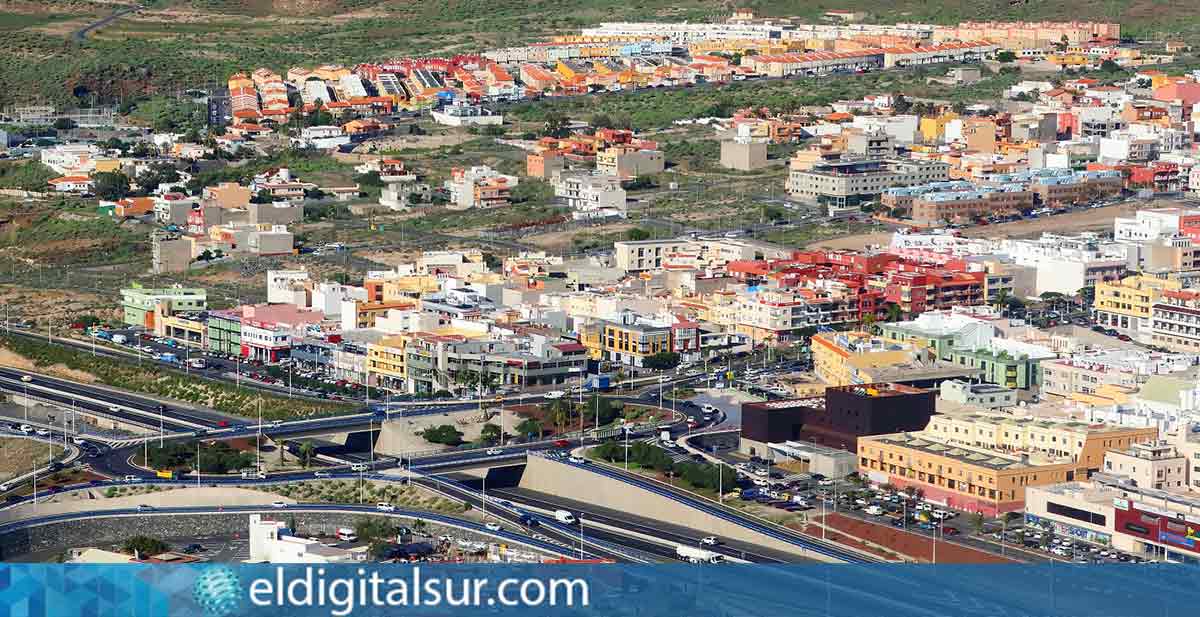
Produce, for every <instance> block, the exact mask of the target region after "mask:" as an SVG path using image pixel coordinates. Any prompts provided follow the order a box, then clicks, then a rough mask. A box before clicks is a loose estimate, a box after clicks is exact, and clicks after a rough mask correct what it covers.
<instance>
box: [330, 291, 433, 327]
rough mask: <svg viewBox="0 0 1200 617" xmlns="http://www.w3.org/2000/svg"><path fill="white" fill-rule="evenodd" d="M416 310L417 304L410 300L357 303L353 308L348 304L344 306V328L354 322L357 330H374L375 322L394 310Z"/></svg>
mask: <svg viewBox="0 0 1200 617" xmlns="http://www.w3.org/2000/svg"><path fill="white" fill-rule="evenodd" d="M416 308H417V303H416V302H415V301H413V300H409V299H408V298H400V299H398V300H392V301H387V300H385V301H383V302H362V301H355V302H354V305H353V307H351V306H350V303H348V302H346V303H343V304H342V313H343V314H342V324H343V326H342V327H343V328H345V327H346V324H349V323H351V322H353V323H354V328H355V329H363V328H374V327H375V320H376V319H377V318H379V317H380V316H383V315H387V312H388V311H390V310H392V309H396V310H413V309H416Z"/></svg>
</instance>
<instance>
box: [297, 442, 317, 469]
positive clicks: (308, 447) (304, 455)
mask: <svg viewBox="0 0 1200 617" xmlns="http://www.w3.org/2000/svg"><path fill="white" fill-rule="evenodd" d="M316 450H317V449H316V447H315V446H313V442H312V441H309V440H305V441H304V443H301V444H300V452H299V455H300V462H301V464H303V465H304V466H305V467H308V466H309V465H310V464H311V463H312V458H313V454H315V453H316Z"/></svg>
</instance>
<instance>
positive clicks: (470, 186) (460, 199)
mask: <svg viewBox="0 0 1200 617" xmlns="http://www.w3.org/2000/svg"><path fill="white" fill-rule="evenodd" d="M518 181H519V180H518V179H517V177H516V176H507V175H504V174H502V173H499V172H497V171H496V170H494V169H492V168H491V167H488V166H486V165H476V166H473V167H467V168H462V167H455V168H454V169H452V170H450V179H449V180H446V182H445V187H446V190H447V191H449V193H450V203H449V205H448V206H447V207H449V208H451V209H453V210H465V209H467V208H499V207H503V206H507V205H509V203H510V202H509V199H510V198H511V197H512V190H513V188H515V187H516V186H517V183H518Z"/></svg>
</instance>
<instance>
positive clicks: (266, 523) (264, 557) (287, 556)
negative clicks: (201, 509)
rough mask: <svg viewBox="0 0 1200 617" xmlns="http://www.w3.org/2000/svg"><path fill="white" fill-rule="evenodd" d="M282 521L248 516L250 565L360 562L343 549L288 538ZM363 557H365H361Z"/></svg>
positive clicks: (290, 532)
mask: <svg viewBox="0 0 1200 617" xmlns="http://www.w3.org/2000/svg"><path fill="white" fill-rule="evenodd" d="M292 534H293V531H292V530H291V529H288V528H287V524H286V523H284V522H283V521H273V520H268V519H264V518H263V516H262V515H261V514H251V515H250V533H249V550H250V561H251V562H254V563H347V562H352V561H360V560H361V559H360V558H359V557H356V556H355V554H354V553H352V552H351V551H348V550H346V549H344V548H336V547H331V546H325V545H324V544H322V543H321V542H320V541H318V540H310V539H307V538H301V537H299V536H295V535H292ZM361 556H362V557H365V556H366V555H365V554H362V555H361Z"/></svg>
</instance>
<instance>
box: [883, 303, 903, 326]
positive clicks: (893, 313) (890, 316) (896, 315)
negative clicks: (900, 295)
mask: <svg viewBox="0 0 1200 617" xmlns="http://www.w3.org/2000/svg"><path fill="white" fill-rule="evenodd" d="M902 317H904V310H903V309H901V308H900V305H899V304H896V303H895V302H888V303H887V320H888V321H889V322H896V321H900V319H901V318H902Z"/></svg>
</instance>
